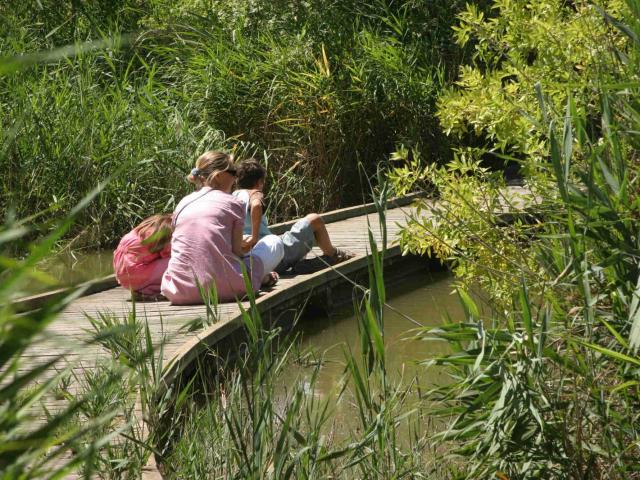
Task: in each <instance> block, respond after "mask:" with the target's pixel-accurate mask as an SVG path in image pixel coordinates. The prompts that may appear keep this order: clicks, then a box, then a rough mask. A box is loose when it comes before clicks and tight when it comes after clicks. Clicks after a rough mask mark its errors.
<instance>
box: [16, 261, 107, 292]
mask: <svg viewBox="0 0 640 480" xmlns="http://www.w3.org/2000/svg"><path fill="white" fill-rule="evenodd" d="M37 268H38V270H40V271H42V272H44V273H46V274H48V275H49V276H50V277H51V278H52V279H55V280H56V283H47V282H39V281H25V282H23V283H22V284H21V285H19V286H18V289H17V291H16V292H15V294H14V296H15V297H16V298H19V297H25V296H28V295H35V294H38V293H43V292H46V291H49V290H55V289H57V288H62V287H68V286H72V285H78V284H80V283H83V282H87V281H89V280H95V279H97V278H102V277H106V276H107V275H111V274H112V273H113V251H112V250H101V251H87V252H84V251H83V252H62V253H59V254H57V255H53V256H51V257H49V258H47V259H45V260H43V261H42V262H40V264H38V266H37Z"/></svg>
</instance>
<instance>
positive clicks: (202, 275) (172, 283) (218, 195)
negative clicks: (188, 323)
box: [161, 152, 284, 305]
mask: <svg viewBox="0 0 640 480" xmlns="http://www.w3.org/2000/svg"><path fill="white" fill-rule="evenodd" d="M235 173H236V167H235V165H234V164H233V161H232V158H231V156H230V155H228V154H226V153H222V152H206V153H205V154H203V155H202V156H200V158H198V160H197V161H196V167H195V168H194V169H193V170H192V171H191V174H190V175H189V176H188V177H187V179H188V180H189V181H190V182H191V183H193V184H195V185H196V188H197V190H196V191H195V192H193V193H192V194H190V195H187V196H186V197H184V198H183V199H182V200H181V201H180V203H178V206H177V207H176V209H175V212H174V214H173V237H172V239H171V259H170V260H169V265H168V267H167V270H166V272H165V274H164V276H163V278H162V288H161V290H162V294H163V295H164V296H165V297H167V298H168V299H169V300H170V301H171V303H173V304H176V305H185V304H196V303H202V302H203V299H202V297H201V294H200V289H199V288H198V284H200V285H201V286H202V287H203V288H204V290H205V291H208V290H210V289H211V288H215V289H216V292H217V296H218V299H219V300H220V301H223V302H224V301H233V300H238V299H240V298H242V297H243V296H244V295H245V294H246V293H247V291H246V285H245V282H244V278H243V274H242V266H243V265H244V267H245V269H246V270H247V272H248V273H249V275H250V280H251V287H252V289H253V291H254V292H255V291H258V289H259V288H260V285H261V283H262V281H263V280H264V279H265V277H267V278H269V275H268V274H270V272H271V271H272V270H273V269H274V268H275V266H276V265H277V264H278V262H279V261H280V260H281V259H282V256H283V254H284V250H283V246H282V242H281V241H280V239H279V238H278V237H277V236H275V235H271V237H273V238H267V239H266V241H265V242H263V243H262V244H261V245H258V244H256V246H255V247H254V248H253V249H252V250H251V252H249V255H247V256H245V257H244V258H242V256H243V253H242V229H243V227H244V218H245V208H244V205H243V204H242V203H241V202H240V201H239V200H238V199H236V198H235V197H234V196H233V195H231V194H230V192H231V189H232V187H233V184H234V182H235Z"/></svg>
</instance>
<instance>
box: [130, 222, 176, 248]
mask: <svg viewBox="0 0 640 480" xmlns="http://www.w3.org/2000/svg"><path fill="white" fill-rule="evenodd" d="M171 220H172V216H171V214H170V213H162V214H158V215H152V216H150V217H149V218H145V219H144V220H143V221H142V222H141V223H140V225H138V226H137V227H136V228H134V230H135V232H136V233H137V234H138V236H139V237H140V239H141V240H142V243H143V245H146V246H147V247H148V248H149V251H150V252H151V253H158V252H161V251H162V250H164V248H165V247H166V246H167V243H169V242H170V241H171V235H172V234H173V225H172V221H171Z"/></svg>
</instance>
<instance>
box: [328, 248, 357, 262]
mask: <svg viewBox="0 0 640 480" xmlns="http://www.w3.org/2000/svg"><path fill="white" fill-rule="evenodd" d="M355 256H356V254H355V253H353V252H350V251H349V250H343V249H342V248H336V253H334V254H333V256H331V257H329V258H330V259H331V262H329V263H330V264H331V265H337V264H338V263H342V262H346V261H347V260H351V259H352V258H353V257H355Z"/></svg>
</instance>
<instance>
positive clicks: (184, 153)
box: [0, 0, 463, 248]
mask: <svg viewBox="0 0 640 480" xmlns="http://www.w3.org/2000/svg"><path fill="white" fill-rule="evenodd" d="M107 3H108V2H107ZM107 3H104V2H97V3H95V4H91V5H89V4H85V3H78V2H74V1H63V2H52V1H50V0H47V1H42V2H39V3H38V5H37V6H36V7H35V8H33V9H26V8H24V7H23V6H22V5H21V4H20V2H17V1H13V0H12V1H10V2H9V4H8V6H7V7H6V8H4V9H3V10H2V12H3V16H2V19H0V29H2V31H3V32H4V35H3V36H2V37H3V39H2V41H0V56H2V57H4V58H5V59H9V60H7V62H5V63H3V64H4V65H5V66H6V71H4V72H3V73H2V75H1V76H0V115H1V116H2V117H3V119H4V122H5V125H6V127H7V128H6V129H5V132H6V133H7V135H3V136H2V139H1V145H0V149H1V150H2V152H4V153H3V157H2V158H3V161H2V163H1V164H0V171H1V172H2V175H0V178H2V180H1V182H2V183H1V184H0V188H1V189H2V192H3V195H2V197H1V198H0V211H3V212H5V214H8V215H14V216H15V217H17V218H25V217H27V216H29V215H32V214H34V213H36V212H37V213H39V214H43V215H44V216H46V217H47V218H59V217H60V216H61V215H64V214H65V213H66V212H69V211H70V210H71V209H72V208H73V206H74V205H75V204H76V203H77V202H78V201H79V200H80V199H81V198H82V197H83V196H84V195H85V194H86V193H87V192H88V191H89V190H90V189H91V188H93V187H94V186H95V185H96V184H97V183H98V182H99V181H102V180H104V179H105V178H107V177H108V176H112V178H111V181H110V182H109V184H108V185H107V186H106V187H105V189H104V190H103V191H102V192H101V194H100V196H99V198H98V199H97V201H96V202H93V203H92V204H91V205H89V206H88V208H86V209H85V210H83V211H82V212H81V214H80V215H79V216H78V217H77V219H76V222H75V223H74V225H73V226H72V227H71V228H70V229H69V231H68V232H66V234H65V242H69V241H71V242H72V246H74V247H75V248H82V247H84V246H93V247H95V246H100V245H102V246H112V245H113V244H114V243H115V242H116V241H117V239H118V238H119V237H120V236H121V235H122V234H123V233H124V232H126V231H128V230H129V229H131V228H132V227H133V226H134V225H135V224H137V223H138V222H139V221H140V219H142V218H145V217H147V216H149V215H150V214H153V213H157V212H161V211H168V210H171V208H172V207H173V206H174V203H175V199H177V198H180V197H182V196H183V195H184V194H185V193H186V192H187V191H188V190H189V185H188V184H186V182H184V177H185V175H186V173H187V172H188V171H189V169H190V168H191V166H192V163H193V161H194V159H195V158H197V157H198V155H199V154H200V153H202V152H203V151H204V150H207V149H225V150H229V151H237V153H238V158H242V157H243V150H244V149H245V147H246V146H247V145H249V146H250V149H249V150H250V151H251V154H252V155H254V156H258V157H259V158H261V159H262V158H264V159H265V163H268V167H269V172H270V173H269V175H270V176H269V184H270V188H271V192H270V193H271V201H270V208H269V214H270V217H271V218H270V219H271V221H272V222H276V221H280V220H284V219H288V218H292V217H299V216H301V215H303V214H305V213H308V212H309V211H323V210H326V209H330V208H336V207H338V206H343V205H345V204H348V203H360V202H361V200H362V198H360V197H361V194H360V192H362V188H361V186H362V185H363V184H366V181H365V180H364V179H362V180H361V179H360V176H359V175H358V171H357V162H358V161H360V162H362V163H364V164H365V165H367V172H368V173H372V172H373V171H374V169H375V165H376V164H377V163H378V161H380V160H382V159H384V158H386V156H387V154H388V153H389V152H390V151H392V150H393V149H394V146H395V144H396V143H397V142H403V143H406V144H423V145H425V151H427V150H428V151H430V152H432V154H433V156H434V158H433V160H434V161H436V160H438V159H440V158H446V157H447V155H448V153H447V150H446V148H445V146H444V143H443V142H442V141H441V140H442V138H441V135H440V134H439V130H438V126H437V123H436V121H435V118H434V116H433V110H434V108H435V106H434V105H435V95H436V93H437V92H438V91H439V89H440V88H441V87H442V86H443V84H444V83H446V82H447V81H448V80H449V79H450V78H451V77H452V76H453V75H454V74H455V70H456V66H457V63H458V61H459V60H460V58H462V55H463V53H462V52H461V51H458V49H457V47H455V45H454V44H453V43H452V42H451V35H452V32H451V31H450V30H449V26H450V25H451V24H452V23H453V21H454V18H455V14H456V12H457V11H458V10H459V9H460V7H461V5H458V2H453V3H451V2H444V1H439V2H435V3H434V4H433V5H432V4H426V3H421V2H413V1H403V2H397V3H394V4H388V2H382V1H378V0H372V1H370V2H365V3H363V2H329V3H327V2H309V3H308V4H307V7H305V8H304V9H303V8H301V7H300V6H299V5H298V6H297V7H295V8H293V7H291V5H290V4H289V3H286V2H275V4H274V3H273V2H268V1H263V0H259V1H254V0H243V1H236V0H224V1H215V2H211V3H210V4H208V6H206V5H205V3H199V2H195V3H193V2H181V3H177V4H176V5H170V4H169V3H166V2H152V5H151V4H150V5H147V4H146V3H145V4H144V5H143V4H142V3H141V2H139V1H137V0H122V1H120V0H119V1H117V2H112V3H110V4H107ZM285 3H286V5H287V7H286V8H285V7H284V5H285ZM275 5H283V8H281V9H280V8H276V6H275ZM294 11H297V12H298V13H296V14H293V12H294ZM16 59H17V60H16ZM18 60H19V61H18ZM16 62H17V63H16ZM12 65H13V66H12ZM14 66H15V68H14ZM10 68H11V69H12V70H11V71H9V69H10ZM266 152H268V153H266ZM247 153H248V151H247ZM116 172H118V173H117V174H116ZM365 190H366V189H365Z"/></svg>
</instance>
